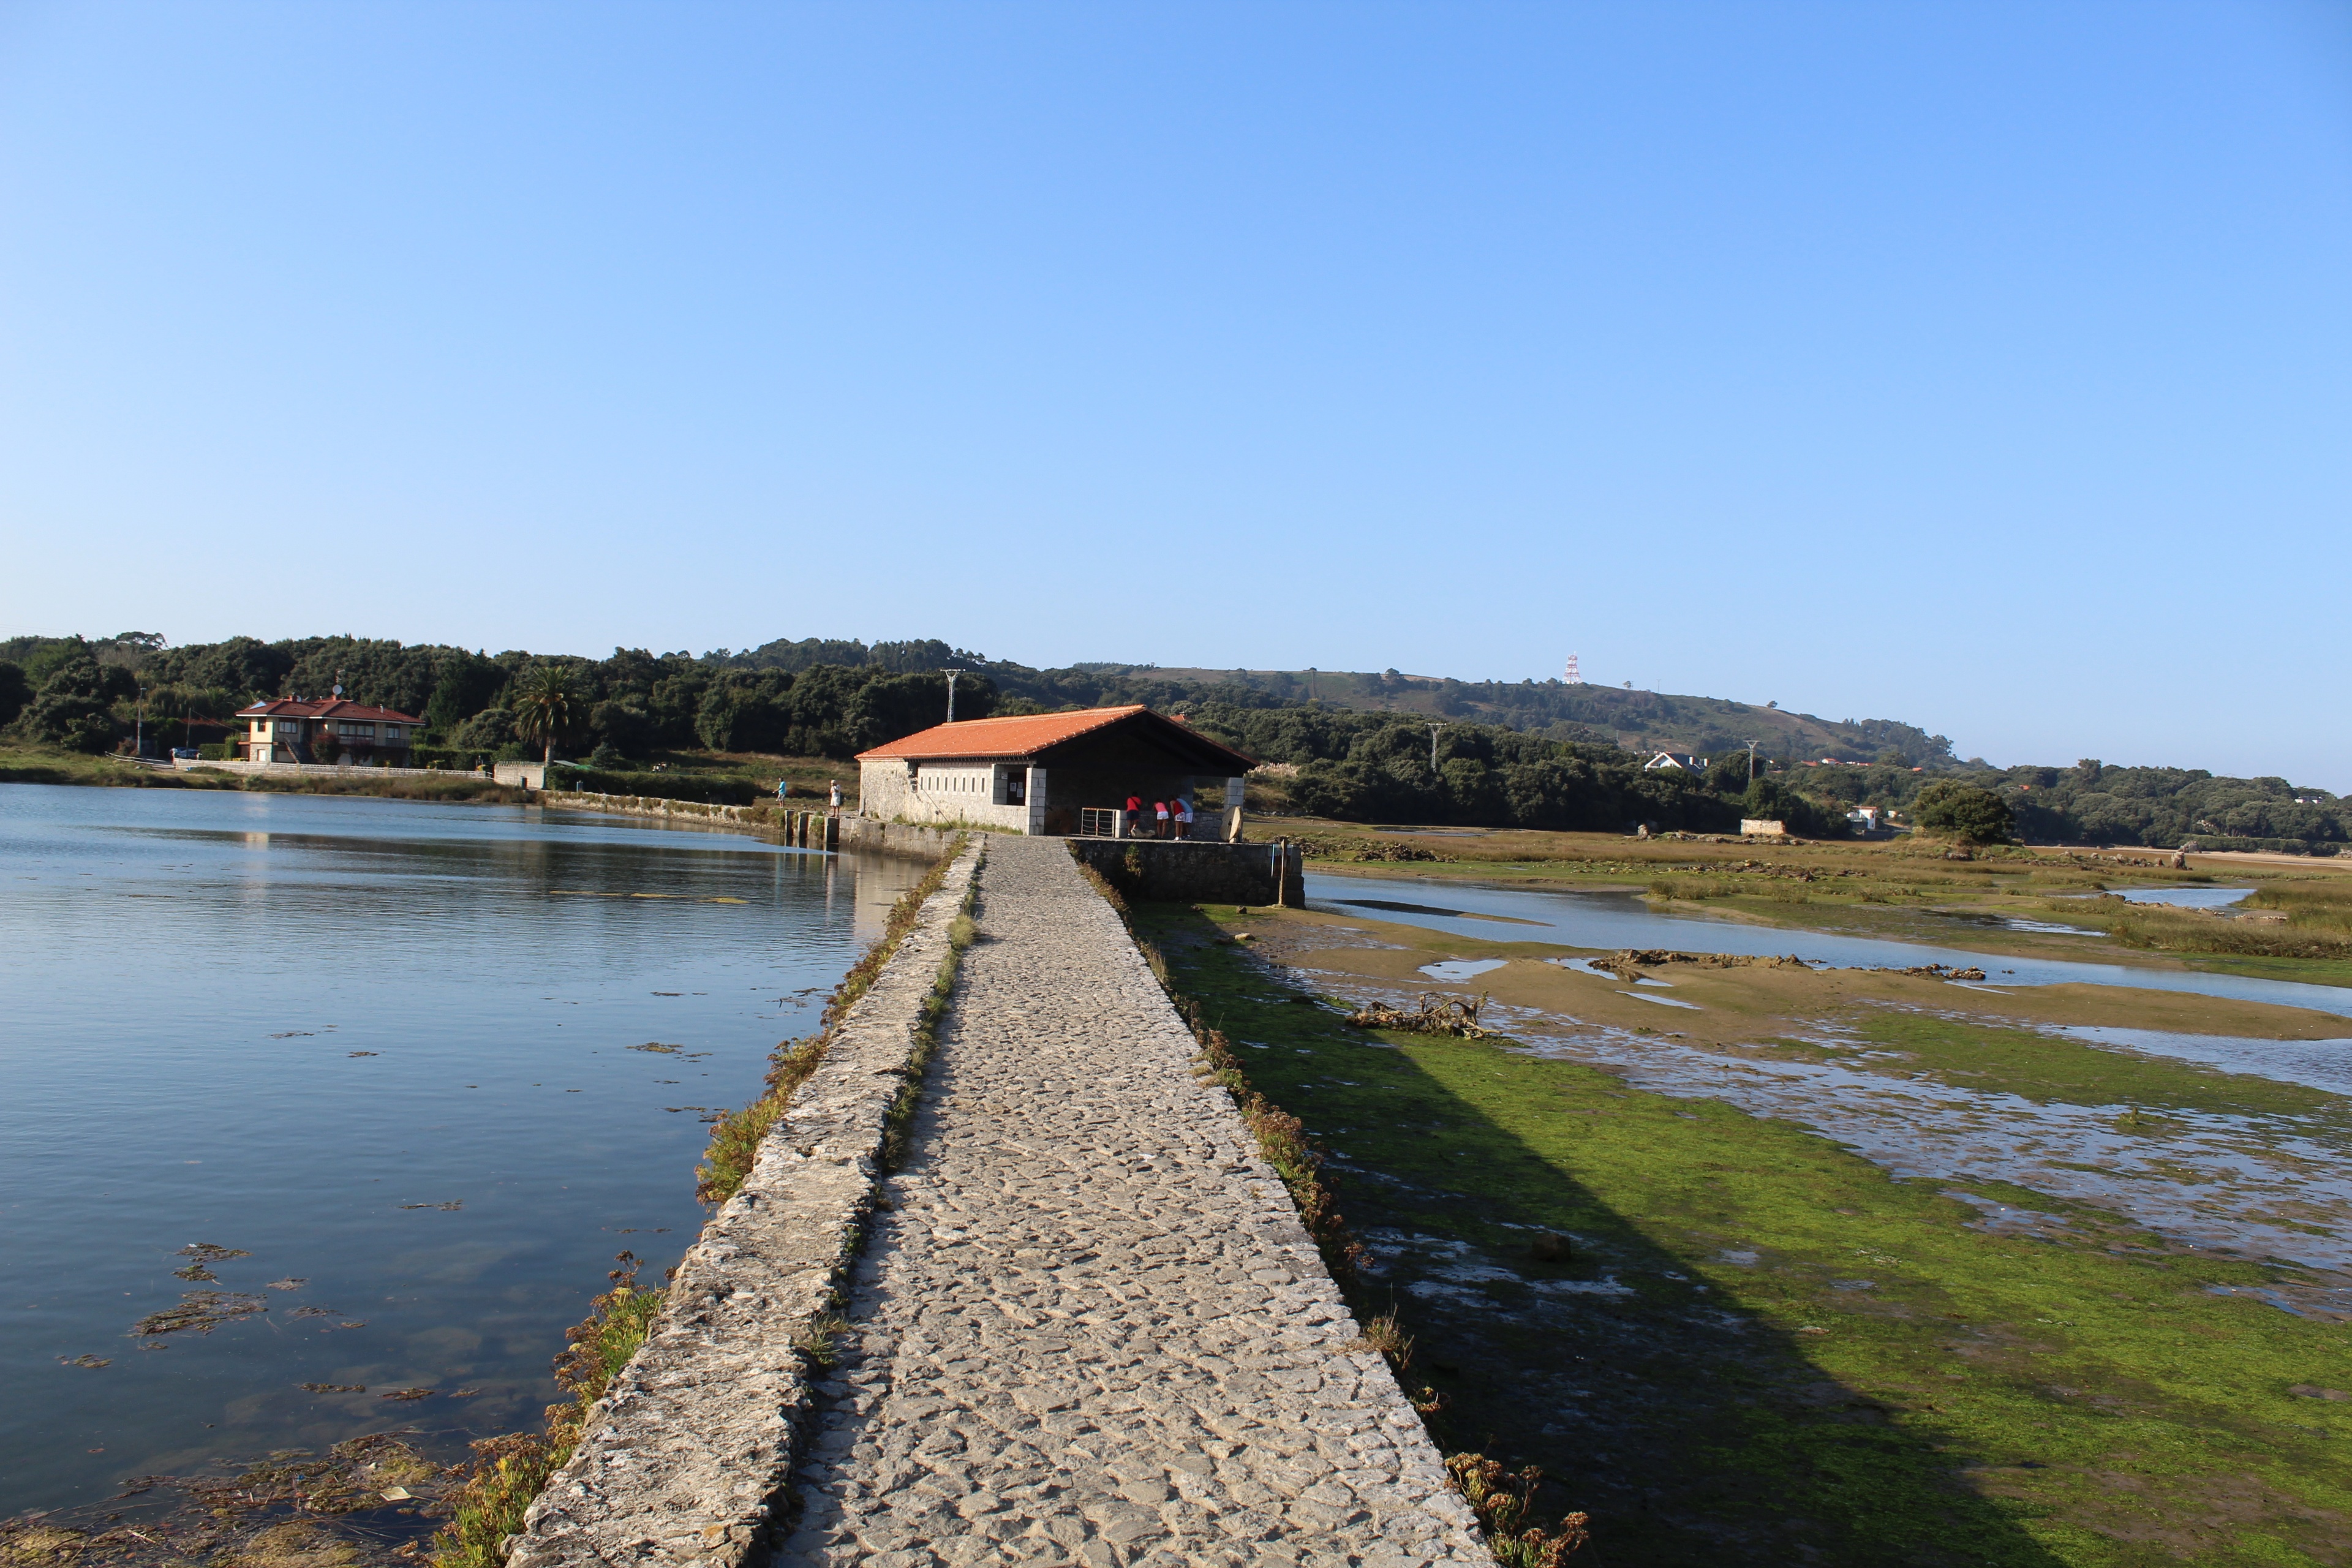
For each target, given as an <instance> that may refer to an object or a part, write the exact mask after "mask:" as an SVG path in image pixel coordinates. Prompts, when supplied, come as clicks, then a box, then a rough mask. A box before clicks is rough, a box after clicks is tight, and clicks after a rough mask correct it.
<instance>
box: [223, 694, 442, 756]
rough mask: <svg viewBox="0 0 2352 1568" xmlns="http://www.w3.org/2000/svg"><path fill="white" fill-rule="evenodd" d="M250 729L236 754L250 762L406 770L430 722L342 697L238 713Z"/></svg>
mask: <svg viewBox="0 0 2352 1568" xmlns="http://www.w3.org/2000/svg"><path fill="white" fill-rule="evenodd" d="M236 716H237V718H239V719H241V720H243V721H245V725H246V732H245V735H244V738H243V739H241V740H240V741H238V742H237V746H236V754H237V758H238V760H239V761H241V762H247V763H326V762H334V763H341V764H342V765H343V766H345V767H361V768H404V767H406V766H407V765H408V748H409V746H410V745H411V744H412V743H413V742H415V738H416V731H417V727H418V726H419V725H421V724H423V723H424V722H425V721H424V720H422V719H419V718H417V717H416V716H415V714H412V713H396V712H394V710H391V709H389V708H371V707H368V706H367V705H366V704H365V703H361V702H347V701H345V700H343V699H342V698H340V697H324V698H316V699H313V700H310V701H307V702H306V701H304V700H302V699H300V698H299V697H280V698H278V699H277V700H275V701H270V702H257V703H255V704H254V705H253V706H252V707H250V708H240V709H238V710H237V713H236Z"/></svg>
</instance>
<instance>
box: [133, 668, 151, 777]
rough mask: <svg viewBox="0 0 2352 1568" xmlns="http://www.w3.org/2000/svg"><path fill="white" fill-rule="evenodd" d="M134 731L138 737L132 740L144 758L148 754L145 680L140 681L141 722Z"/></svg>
mask: <svg viewBox="0 0 2352 1568" xmlns="http://www.w3.org/2000/svg"><path fill="white" fill-rule="evenodd" d="M132 733H133V734H135V735H136V736H137V737H138V739H136V740H135V741H133V742H131V744H132V745H133V746H135V747H137V748H138V752H139V755H140V757H141V758H142V760H143V759H144V758H145V757H146V755H147V683H146V682H145V681H143V680H142V681H141V682H140V683H139V722H138V724H137V726H136V728H135V729H134V730H133V731H132Z"/></svg>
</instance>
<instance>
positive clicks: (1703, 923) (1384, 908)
mask: <svg viewBox="0 0 2352 1568" xmlns="http://www.w3.org/2000/svg"><path fill="white" fill-rule="evenodd" d="M1307 903H1308V906H1309V907H1310V908H1314V909H1318V910H1327V911H1328V912H1330V913H1333V914H1350V913H1359V912H1360V913H1362V914H1365V915H1368V916H1370V917H1372V918H1374V919H1378V920H1392V921H1402V922H1404V923H1406V924H1408V925H1419V926H1428V927H1431V928H1432V929H1433V930H1437V931H1451V932H1453V933H1454V934H1455V935H1457V936H1475V937H1478V938H1481V939H1483V940H1485V941H1487V942H1559V943H1562V944H1564V945H1567V946H1571V947H1598V948H1607V949H1616V948H1626V947H1667V948H1675V947H1678V948H1684V949H1686V950H1692V951H1697V952H1745V953H1756V954H1759V955H1762V954H1778V953H1787V952H1793V953H1795V954H1797V955H1798V956H1799V957H1801V958H1805V959H1810V960H1811V961H1813V962H1815V963H1833V964H1837V965H1839V966H1841V967H1847V968H1865V967H1875V968H1888V969H1908V968H1912V967H1915V966H1916V965H1919V964H1924V963H1944V964H1950V965H1952V966H1954V967H1956V968H1965V967H1967V966H1969V965H1970V964H1981V965H1982V966H1983V967H1984V969H1985V970H1986V972H1987V973H1989V974H1990V975H1991V976H1992V978H1993V979H1994V980H1995V981H1996V982H1998V983H1999V984H2004V985H2054V984H2059V983H2061V982H2064V981H2076V982H2080V983H2082V984H2088V985H2124V986H2132V987H2136V988H2139V989H2143V990H2151V991H2188V992H2194V993H2196V994H2200V995H2204V996H2227V997H2231V998H2232V999H2234V1000H2237V1001H2241V1002H2275V1003H2278V1004H2280V1005H2284V1006H2288V1007H2310V1008H2315V1009H2316V1010H2318V1011H2320V1012H2323V1013H2339V1014H2344V1015H2347V1016H2352V988H2347V987H2345V986H2340V985H2312V984H2305V983H2303V982H2300V981H2293V980H2259V979H2254V978H2252V977H2249V976H2246V975H2240V974H2210V973H2199V972H2195V971H2185V970H2163V969H2139V968H2133V967H2129V966H2126V965H2124V964H2119V963H2070V962H2068V961H2066V960H2063V959H2050V958H2012V957H2007V956H2003V955H2000V954H1989V953H1984V952H1969V950H1967V949H1965V948H1961V947H1929V946H1926V945H1924V944H1922V943H1917V942H1885V941H1882V940H1880V939H1878V938H1875V937H1862V936H1837V935H1831V934H1827V933H1824V932H1819V931H1787V930H1780V929H1776V928H1774V927H1770V926H1755V925H1744V924H1741V923H1738V922H1737V921H1716V920H1707V919H1706V918H1704V917H1700V916H1694V915H1682V914H1661V913H1660V912H1658V911H1657V910H1653V909H1652V908H1650V907H1649V905H1647V904H1646V903H1644V902H1643V900H1642V899H1641V897H1640V896H1639V895H1638V894H1633V893H1583V892H1539V891H1538V892H1530V891H1523V890H1521V889H1507V888H1476V887H1465V886H1463V885H1461V884H1459V883H1442V882H1424V881H1420V880H1417V879H1406V878H1402V877H1332V876H1324V875H1318V874H1316V873H1313V872H1310V873H1308V875H1307ZM1482 915H1483V916H1486V917H1489V918H1487V919H1484V920H1482V919H1479V918H1477V917H1479V916H1482ZM1506 922H1507V923H1506ZM1962 929H1965V928H1962Z"/></svg>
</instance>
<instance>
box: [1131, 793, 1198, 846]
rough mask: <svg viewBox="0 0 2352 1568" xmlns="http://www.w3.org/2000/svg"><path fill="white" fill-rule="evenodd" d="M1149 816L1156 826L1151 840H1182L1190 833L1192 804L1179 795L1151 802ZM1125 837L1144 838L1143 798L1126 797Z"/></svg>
mask: <svg viewBox="0 0 2352 1568" xmlns="http://www.w3.org/2000/svg"><path fill="white" fill-rule="evenodd" d="M1151 815H1152V817H1153V820H1154V822H1155V824H1156V827H1155V830H1154V831H1153V832H1152V833H1151V834H1150V837H1153V838H1183V837H1189V836H1190V835H1191V833H1192V802H1191V801H1189V800H1186V799H1185V798H1184V797H1183V796H1182V795H1177V796H1175V797H1174V798H1172V799H1170V800H1155V801H1153V802H1152V803H1151ZM1127 837H1129V838H1141V837H1145V834H1144V832H1143V797H1142V796H1141V795H1129V796H1128V797H1127Z"/></svg>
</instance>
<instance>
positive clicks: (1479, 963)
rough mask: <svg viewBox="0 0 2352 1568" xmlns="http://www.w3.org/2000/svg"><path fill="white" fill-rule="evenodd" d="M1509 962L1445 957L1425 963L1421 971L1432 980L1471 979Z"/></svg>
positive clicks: (1492, 959) (1494, 959)
mask: <svg viewBox="0 0 2352 1568" xmlns="http://www.w3.org/2000/svg"><path fill="white" fill-rule="evenodd" d="M1507 962H1508V961H1507V960H1506V959H1500V958H1445V959H1440V960H1439V961H1438V962H1437V963H1424V964H1423V965H1422V966H1421V972H1422V973H1423V974H1426V975H1428V976H1429V977H1430V978H1431V979H1432V980H1454V981H1461V980H1470V979H1474V978H1475V977H1476V976H1478V975H1481V974H1484V973H1486V972H1487V971H1488V970H1490V969H1500V968H1502V967H1503V965H1504V964H1505V963H1507Z"/></svg>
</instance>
